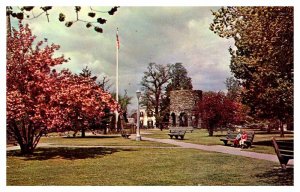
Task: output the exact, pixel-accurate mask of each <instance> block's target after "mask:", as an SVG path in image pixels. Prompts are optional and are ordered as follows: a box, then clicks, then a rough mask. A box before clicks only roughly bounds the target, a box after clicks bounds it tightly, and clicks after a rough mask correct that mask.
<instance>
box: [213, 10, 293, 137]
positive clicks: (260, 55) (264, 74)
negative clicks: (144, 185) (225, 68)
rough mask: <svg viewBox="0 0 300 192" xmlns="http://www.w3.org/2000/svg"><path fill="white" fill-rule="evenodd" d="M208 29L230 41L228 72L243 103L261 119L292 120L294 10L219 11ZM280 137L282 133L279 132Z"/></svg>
mask: <svg viewBox="0 0 300 192" xmlns="http://www.w3.org/2000/svg"><path fill="white" fill-rule="evenodd" d="M213 15H214V17H215V18H214V20H213V23H212V24H211V26H210V29H211V30H212V31H214V32H215V33H217V34H218V35H219V36H220V37H226V38H233V39H234V40H235V47H233V48H230V49H229V51H230V54H231V64H230V68H231V71H232V72H233V74H234V76H235V77H236V78H237V79H238V80H239V81H240V83H241V85H242V86H243V89H242V92H241V96H242V101H243V103H245V104H247V105H248V106H250V108H251V113H252V114H254V115H256V116H257V117H261V118H276V119H279V120H280V121H282V122H287V121H289V120H291V119H292V118H293V109H294V107H293V101H294V97H293V93H294V88H293V86H294V61H293V60H294V51H293V49H294V9H293V7H227V8H224V7H222V8H221V9H219V10H218V11H215V12H213ZM282 133H283V132H282Z"/></svg>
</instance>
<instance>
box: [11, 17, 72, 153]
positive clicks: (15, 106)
mask: <svg viewBox="0 0 300 192" xmlns="http://www.w3.org/2000/svg"><path fill="white" fill-rule="evenodd" d="M12 32H13V33H12V36H10V37H8V38H7V65H6V81H7V92H6V100H7V106H6V107H7V108H6V110H7V116H6V121H7V133H8V135H12V136H13V137H14V138H15V139H16V141H17V142H18V143H19V145H20V147H21V152H22V153H23V154H28V153H32V152H33V150H34V149H35V147H36V145H37V144H38V142H39V140H40V138H41V136H42V135H43V134H44V133H46V131H47V130H48V129H51V128H52V124H53V123H54V121H55V120H54V118H53V117H54V116H55V113H54V112H53V111H52V107H51V104H50V100H51V96H52V95H53V94H54V89H53V84H54V79H53V78H52V77H51V76H50V68H51V67H53V66H56V65H60V64H62V63H63V62H66V60H65V59H64V57H63V56H61V57H57V58H54V56H53V55H54V53H55V51H56V50H58V49H59V46H58V45H54V44H52V45H50V46H49V45H44V41H39V42H37V44H36V45H34V41H35V40H36V37H35V36H33V35H32V33H31V30H30V29H29V27H28V25H26V26H23V25H22V24H21V22H19V31H17V30H16V29H13V31H12Z"/></svg>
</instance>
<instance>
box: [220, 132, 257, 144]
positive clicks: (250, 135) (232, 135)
mask: <svg viewBox="0 0 300 192" xmlns="http://www.w3.org/2000/svg"><path fill="white" fill-rule="evenodd" d="M246 133H247V135H248V137H247V141H245V142H244V143H245V144H244V145H242V146H241V147H242V148H245V147H246V148H248V147H251V145H252V143H253V140H254V135H255V133H254V131H249V132H246ZM237 134H238V133H236V132H228V133H227V135H226V137H223V138H221V139H220V141H223V142H224V145H226V146H227V145H228V143H229V142H232V143H233V142H234V140H235V138H236V136H237Z"/></svg>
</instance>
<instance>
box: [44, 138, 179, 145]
mask: <svg viewBox="0 0 300 192" xmlns="http://www.w3.org/2000/svg"><path fill="white" fill-rule="evenodd" d="M131 137H135V136H131ZM40 143H51V144H53V145H69V146H80V145H83V146H97V145H105V146H109V145H110V146H153V147H174V145H171V144H165V143H158V142H151V141H135V140H131V139H125V138H123V137H121V136H120V135H97V136H86V137H85V138H81V137H75V138H74V137H59V136H53V137H42V138H41V140H40Z"/></svg>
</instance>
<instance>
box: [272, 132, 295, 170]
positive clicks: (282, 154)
mask: <svg viewBox="0 0 300 192" xmlns="http://www.w3.org/2000/svg"><path fill="white" fill-rule="evenodd" d="M272 142H273V146H274V149H275V152H276V154H277V157H278V160H279V163H280V165H281V168H282V169H284V170H285V169H286V165H287V163H288V161H289V160H290V159H294V140H280V141H276V140H275V138H274V137H273V138H272Z"/></svg>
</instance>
